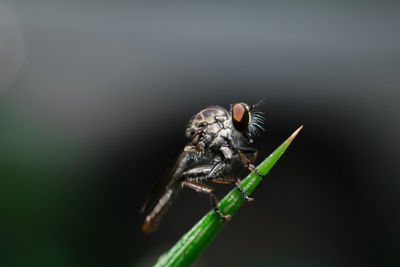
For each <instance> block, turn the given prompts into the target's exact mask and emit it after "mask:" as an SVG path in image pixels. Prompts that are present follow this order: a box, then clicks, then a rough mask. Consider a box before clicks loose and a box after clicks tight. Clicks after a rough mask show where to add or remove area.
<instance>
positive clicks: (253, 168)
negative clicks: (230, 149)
mask: <svg viewBox="0 0 400 267" xmlns="http://www.w3.org/2000/svg"><path fill="white" fill-rule="evenodd" d="M238 149H239V155H240V157H241V158H242V161H243V162H244V164H245V166H246V167H247V168H248V169H249V170H250V171H254V172H255V173H257V174H258V175H259V176H260V177H261V178H263V179H264V177H265V175H263V174H262V173H261V172H260V171H259V170H258V169H257V168H256V166H254V164H253V163H254V161H255V158H256V157H257V150H256V149H254V148H251V147H241V148H238ZM244 153H253V160H252V161H251V160H249V159H248V158H247V157H246V156H245V154H244Z"/></svg>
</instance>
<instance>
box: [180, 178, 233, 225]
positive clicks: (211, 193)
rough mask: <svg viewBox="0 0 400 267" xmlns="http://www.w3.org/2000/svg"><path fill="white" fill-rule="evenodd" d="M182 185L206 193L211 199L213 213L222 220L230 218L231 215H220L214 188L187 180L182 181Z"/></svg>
mask: <svg viewBox="0 0 400 267" xmlns="http://www.w3.org/2000/svg"><path fill="white" fill-rule="evenodd" d="M182 185H183V186H186V187H189V188H191V189H193V190H196V191H197V192H199V193H203V194H207V195H209V196H210V199H211V203H212V205H213V207H214V210H215V213H217V214H218V216H219V217H220V218H221V219H223V220H224V221H227V220H230V219H231V215H229V214H228V215H222V213H221V210H220V209H219V208H218V202H219V201H218V198H217V196H216V195H215V193H214V189H212V188H211V187H208V186H206V185H204V184H201V183H197V182H188V181H182Z"/></svg>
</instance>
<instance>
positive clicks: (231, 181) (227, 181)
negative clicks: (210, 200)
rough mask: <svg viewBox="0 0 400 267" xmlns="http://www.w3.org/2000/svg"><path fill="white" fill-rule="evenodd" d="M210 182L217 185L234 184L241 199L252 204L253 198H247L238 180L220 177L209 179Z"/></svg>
mask: <svg viewBox="0 0 400 267" xmlns="http://www.w3.org/2000/svg"><path fill="white" fill-rule="evenodd" d="M210 181H211V182H213V183H218V184H235V186H236V188H237V189H238V190H239V192H240V194H242V196H243V198H244V199H245V200H246V201H247V202H252V201H253V200H254V198H252V197H249V196H248V195H247V194H246V192H244V190H243V188H242V187H241V186H240V184H239V183H240V179H238V178H233V177H222V178H214V179H210Z"/></svg>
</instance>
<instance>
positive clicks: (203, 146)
mask: <svg viewBox="0 0 400 267" xmlns="http://www.w3.org/2000/svg"><path fill="white" fill-rule="evenodd" d="M257 105H258V104H256V105H252V106H249V105H248V104H246V103H236V104H233V105H231V107H230V110H229V111H228V110H226V109H225V108H223V107H220V106H210V107H207V108H205V109H203V110H201V111H200V112H199V113H197V114H196V115H195V116H193V118H192V119H191V120H190V121H189V124H188V127H187V129H186V137H188V138H189V139H190V141H189V143H188V144H187V145H186V146H185V147H184V149H183V151H182V152H181V154H180V155H179V157H178V159H177V160H176V162H175V164H174V166H173V168H172V169H171V171H170V173H169V175H168V176H166V177H164V179H162V180H160V182H159V183H158V184H157V185H156V187H155V188H154V189H153V191H152V193H151V195H150V197H149V198H148V200H147V201H146V203H145V204H144V206H143V208H142V209H141V212H142V213H146V214H147V216H146V218H145V221H144V223H143V226H142V230H143V231H144V232H153V231H155V230H156V229H157V227H158V225H159V223H160V220H161V218H162V217H163V215H164V214H165V212H166V211H167V209H168V207H169V206H170V204H171V203H172V202H173V200H174V199H175V197H176V195H177V192H178V191H179V189H180V188H183V187H188V188H191V189H193V190H195V191H197V192H200V193H203V194H206V195H209V197H210V199H211V203H212V205H213V207H214V210H215V212H216V213H217V214H218V216H219V217H221V218H222V219H223V220H229V219H230V217H231V216H230V215H223V214H222V213H221V211H220V210H219V208H218V199H217V197H216V195H215V193H214V190H213V189H212V188H211V187H209V186H207V185H205V184H203V182H214V183H223V184H233V185H235V186H236V187H237V188H238V189H239V191H240V193H241V194H242V195H243V197H244V198H245V199H246V200H247V201H249V202H250V201H252V200H253V199H252V198H250V197H248V196H247V195H246V193H245V192H244V191H243V189H242V188H241V187H240V184H239V182H240V180H239V179H237V178H235V177H234V176H233V175H232V166H233V165H234V164H235V163H237V162H239V163H240V162H243V163H244V165H245V166H246V167H247V168H249V169H250V170H252V171H255V172H256V173H257V174H258V175H260V176H263V175H262V174H261V173H260V172H259V171H258V170H257V169H256V168H255V167H254V165H253V163H254V161H255V159H256V157H257V150H256V149H254V148H251V147H248V145H249V144H251V143H252V142H253V139H252V138H253V137H254V136H255V135H257V134H259V132H260V131H263V130H264V129H263V127H262V124H263V116H262V113H261V112H258V111H255V108H256V106H257Z"/></svg>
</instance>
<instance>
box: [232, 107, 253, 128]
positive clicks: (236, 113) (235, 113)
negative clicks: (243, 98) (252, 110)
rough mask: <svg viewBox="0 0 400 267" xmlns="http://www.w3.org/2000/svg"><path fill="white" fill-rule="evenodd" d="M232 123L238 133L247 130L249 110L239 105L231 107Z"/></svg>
mask: <svg viewBox="0 0 400 267" xmlns="http://www.w3.org/2000/svg"><path fill="white" fill-rule="evenodd" d="M232 122H233V126H234V127H235V129H236V130H237V131H239V132H244V131H246V130H248V127H249V110H248V109H247V107H246V106H245V105H243V104H241V103H238V104H235V105H233V108H232Z"/></svg>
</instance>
